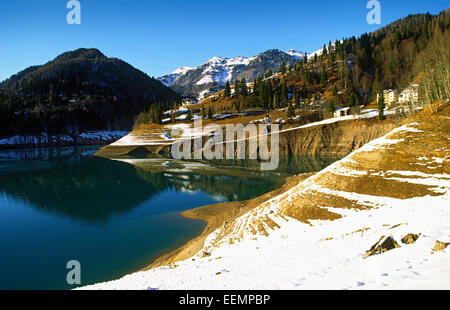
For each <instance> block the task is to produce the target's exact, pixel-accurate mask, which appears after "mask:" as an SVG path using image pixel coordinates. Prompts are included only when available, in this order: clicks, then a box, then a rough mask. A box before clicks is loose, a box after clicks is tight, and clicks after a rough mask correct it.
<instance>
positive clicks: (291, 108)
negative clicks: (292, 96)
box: [287, 103, 295, 118]
mask: <svg viewBox="0 0 450 310" xmlns="http://www.w3.org/2000/svg"><path fill="white" fill-rule="evenodd" d="M287 117H288V118H292V117H295V108H294V105H293V104H292V103H289V106H288V110H287Z"/></svg>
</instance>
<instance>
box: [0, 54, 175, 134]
mask: <svg viewBox="0 0 450 310" xmlns="http://www.w3.org/2000/svg"><path fill="white" fill-rule="evenodd" d="M179 100H180V96H179V95H178V94H176V93H175V92H174V91H173V90H172V89H170V88H168V87H166V86H164V85H163V84H162V83H161V82H160V81H158V80H156V79H154V78H151V77H149V76H148V75H147V74H145V73H144V72H142V71H140V70H138V69H136V68H134V67H132V66H131V65H129V64H128V63H126V62H124V61H122V60H120V59H117V58H108V57H106V56H105V55H103V54H102V53H101V52H100V51H99V50H97V49H84V48H83V49H78V50H76V51H71V52H66V53H64V54H62V55H60V56H58V57H56V58H55V59H54V60H52V61H50V62H48V63H46V64H44V65H40V66H33V67H29V68H27V69H25V70H23V71H21V72H19V73H17V74H16V75H13V76H12V77H11V78H9V79H8V80H6V81H4V82H3V83H1V84H0V137H1V136H8V135H13V134H24V133H26V134H32V133H40V132H46V133H76V132H81V131H86V130H131V129H132V126H133V122H134V119H135V117H136V115H137V114H138V113H140V112H142V111H143V110H145V109H148V108H149V107H150V106H151V105H152V104H156V103H158V102H159V103H161V102H164V103H169V104H170V102H172V101H179Z"/></svg>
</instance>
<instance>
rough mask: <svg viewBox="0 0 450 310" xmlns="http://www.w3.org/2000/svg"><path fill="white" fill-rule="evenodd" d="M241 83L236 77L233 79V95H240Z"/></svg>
mask: <svg viewBox="0 0 450 310" xmlns="http://www.w3.org/2000/svg"><path fill="white" fill-rule="evenodd" d="M240 86H241V83H240V81H239V80H238V79H236V81H234V95H235V96H240V95H241V87H240Z"/></svg>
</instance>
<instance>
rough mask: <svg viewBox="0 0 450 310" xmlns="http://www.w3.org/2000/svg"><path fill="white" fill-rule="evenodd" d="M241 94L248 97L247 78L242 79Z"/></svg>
mask: <svg viewBox="0 0 450 310" xmlns="http://www.w3.org/2000/svg"><path fill="white" fill-rule="evenodd" d="M239 89H240V92H241V96H244V97H247V95H248V88H247V81H246V80H245V78H243V79H242V80H241V86H240V87H239Z"/></svg>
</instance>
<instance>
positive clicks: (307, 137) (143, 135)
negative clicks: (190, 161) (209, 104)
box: [97, 117, 401, 157]
mask: <svg viewBox="0 0 450 310" xmlns="http://www.w3.org/2000/svg"><path fill="white" fill-rule="evenodd" d="M400 122H401V119H399V118H396V117H391V118H389V119H387V120H385V121H380V120H378V118H375V117H374V118H368V119H354V120H343V121H337V122H334V123H329V124H320V123H317V125H314V124H313V126H311V127H307V128H301V127H299V128H296V127H295V126H293V125H287V126H285V125H282V126H281V127H280V133H279V139H280V156H289V155H309V156H339V157H343V156H346V155H348V154H349V153H351V152H352V151H354V150H356V149H358V148H359V147H361V146H362V145H364V144H366V143H368V142H369V141H371V140H373V139H375V138H377V137H380V136H383V135H385V134H386V133H388V132H389V131H391V130H392V129H394V128H396V127H397V126H398V125H399V123H400ZM218 124H219V125H222V126H224V125H225V124H226V123H225V122H218ZM169 130H170V128H169V127H167V128H166V127H163V126H156V125H155V126H150V127H149V128H146V129H140V130H135V131H133V132H131V133H130V134H129V135H128V136H126V137H125V138H123V139H121V140H119V141H117V142H115V143H113V144H110V145H108V146H106V147H103V148H102V149H100V150H99V152H98V153H97V156H101V157H114V156H122V155H139V154H145V153H152V154H169V153H170V148H171V145H172V143H173V141H171V140H167V139H163V137H162V136H163V135H164V133H165V132H168V131H169ZM206 139H207V137H204V139H203V140H204V141H206ZM247 146H248V143H247Z"/></svg>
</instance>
